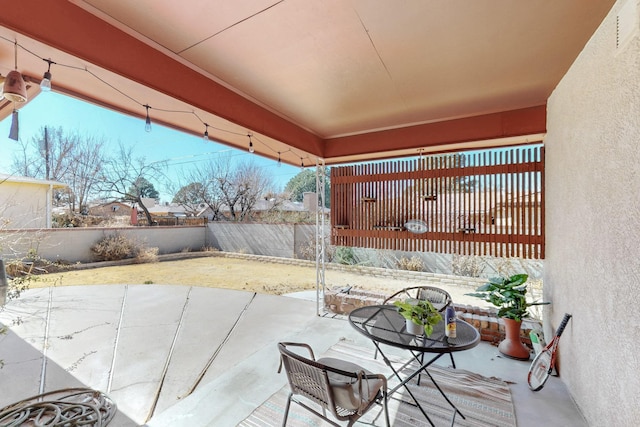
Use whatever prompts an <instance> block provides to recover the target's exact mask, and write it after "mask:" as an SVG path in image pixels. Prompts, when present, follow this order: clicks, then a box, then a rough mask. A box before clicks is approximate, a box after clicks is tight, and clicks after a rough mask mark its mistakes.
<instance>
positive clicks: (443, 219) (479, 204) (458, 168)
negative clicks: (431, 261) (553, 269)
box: [331, 146, 544, 259]
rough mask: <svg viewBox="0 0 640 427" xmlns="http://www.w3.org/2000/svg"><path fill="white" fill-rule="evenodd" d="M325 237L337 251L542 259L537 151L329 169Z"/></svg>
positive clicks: (540, 151)
mask: <svg viewBox="0 0 640 427" xmlns="http://www.w3.org/2000/svg"><path fill="white" fill-rule="evenodd" d="M408 221H412V222H413V223H416V222H417V223H418V224H420V225H422V226H423V229H422V230H419V231H423V230H426V231H424V232H421V233H412V232H410V231H409V230H407V228H406V227H407V225H408V224H407V222H408ZM425 226H426V227H425ZM331 229H332V233H331V236H332V244H334V245H339V246H352V247H365V248H374V249H390V250H399V251H419V252H439V253H450V254H459V255H491V256H496V257H519V258H534V259H541V258H544V147H540V146H537V147H527V148H514V149H511V150H492V151H484V152H479V153H472V154H462V153H458V154H446V155H438V156H429V157H422V158H415V159H411V160H399V161H392V162H384V163H383V162H380V163H370V164H361V165H355V166H345V167H333V168H331ZM414 231H415V230H414Z"/></svg>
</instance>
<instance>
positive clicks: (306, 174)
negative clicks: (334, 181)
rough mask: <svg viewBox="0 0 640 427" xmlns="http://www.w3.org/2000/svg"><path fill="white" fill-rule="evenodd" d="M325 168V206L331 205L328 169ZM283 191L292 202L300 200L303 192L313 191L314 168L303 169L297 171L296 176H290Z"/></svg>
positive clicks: (314, 186)
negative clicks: (288, 195) (289, 196)
mask: <svg viewBox="0 0 640 427" xmlns="http://www.w3.org/2000/svg"><path fill="white" fill-rule="evenodd" d="M324 170H325V187H324V203H325V207H327V208H328V207H330V206H331V185H330V182H329V179H330V170H329V168H324ZM284 191H285V192H286V193H289V194H290V195H291V200H292V201H294V202H301V201H302V200H303V197H304V193H315V192H316V170H315V169H305V170H303V171H302V172H300V173H298V174H297V175H296V176H294V177H293V178H291V179H290V180H289V182H287V185H286V186H285V189H284Z"/></svg>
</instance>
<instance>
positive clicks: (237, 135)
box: [0, 0, 640, 425]
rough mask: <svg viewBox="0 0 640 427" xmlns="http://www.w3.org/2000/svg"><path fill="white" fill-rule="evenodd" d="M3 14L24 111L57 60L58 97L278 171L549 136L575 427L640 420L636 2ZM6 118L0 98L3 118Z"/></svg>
mask: <svg viewBox="0 0 640 427" xmlns="http://www.w3.org/2000/svg"><path fill="white" fill-rule="evenodd" d="M0 4H1V6H2V10H3V13H2V15H1V16H0V36H1V37H2V39H1V40H0V41H2V44H1V45H0V60H1V63H0V65H1V68H0V72H1V73H2V75H3V76H4V75H6V74H7V73H8V72H9V71H10V70H13V68H14V48H17V45H18V44H19V45H20V49H22V50H20V52H21V53H20V55H19V62H18V65H17V68H18V69H19V70H20V72H21V73H22V74H23V75H24V78H25V80H26V81H27V86H28V91H29V92H28V93H29V97H30V98H31V97H33V96H39V95H37V93H38V92H39V87H38V84H39V83H40V80H41V76H42V75H43V72H44V71H46V66H47V64H48V63H47V62H46V60H53V61H55V62H56V63H58V64H61V65H59V66H58V65H55V64H54V65H51V73H52V75H53V78H52V81H51V83H52V89H53V90H55V91H58V92H60V93H65V94H68V95H70V96H74V97H78V98H81V99H84V100H87V101H89V102H94V103H96V104H99V105H104V106H106V107H108V108H113V109H115V110H117V111H121V112H124V113H126V114H131V115H133V116H137V117H140V118H141V119H145V118H146V116H147V115H148V116H149V119H150V120H151V121H153V122H154V123H159V124H163V125H167V126H171V127H175V128H178V129H181V130H184V131H185V132H190V133H192V134H194V135H200V136H202V135H203V134H204V133H205V132H208V135H209V137H210V138H212V139H215V140H218V141H220V142H222V143H225V144H228V145H230V146H232V147H236V148H240V149H243V150H246V149H248V148H249V143H250V141H253V143H254V149H255V151H256V153H258V154H259V155H263V156H266V157H269V158H271V159H274V161H283V162H287V163H290V164H294V165H300V164H301V163H302V164H309V163H311V164H326V165H332V164H341V163H348V162H365V161H367V162H371V161H375V160H379V159H386V158H395V157H404V156H418V155H421V154H432V153H445V152H453V151H457V150H471V149H478V148H499V147H506V146H514V145H521V144H530V143H543V144H544V149H545V150H544V152H545V171H544V174H545V192H546V199H545V200H546V207H545V212H544V221H545V226H546V228H545V230H546V232H545V250H544V253H545V278H544V282H545V290H544V292H545V295H544V299H545V300H547V301H550V302H552V304H551V306H549V309H548V310H547V311H546V312H545V329H546V332H547V335H550V333H551V331H552V330H553V329H555V327H556V326H557V325H558V323H559V322H560V320H561V318H562V316H563V314H564V313H565V312H570V313H572V314H573V320H572V323H571V326H570V328H568V330H567V332H566V333H565V335H564V337H563V343H562V346H561V348H560V361H561V362H560V363H561V366H562V382H563V383H564V385H562V384H560V385H559V387H560V388H561V389H562V390H566V391H568V393H569V395H568V396H567V395H565V398H568V399H569V400H575V402H576V404H577V407H578V408H579V412H581V413H582V414H584V417H585V419H586V423H587V425H609V424H615V425H632V424H634V423H636V422H637V420H638V419H640V409H639V408H638V406H637V402H636V399H635V396H638V395H640V382H639V381H637V379H636V378H635V377H634V376H633V375H629V374H628V373H629V372H637V371H639V370H640V361H639V359H638V357H637V351H636V347H637V343H638V342H639V341H640V328H639V327H638V326H637V320H636V315H635V310H634V308H635V307H636V306H637V305H639V304H640V264H639V263H638V261H637V248H638V242H639V241H640V200H639V199H638V197H637V194H638V189H639V188H640V174H638V173H637V165H638V164H639V163H640V150H638V149H637V142H638V140H640V75H639V74H638V57H640V37H639V36H638V35H639V34H640V18H639V16H640V14H639V12H638V3H637V1H635V0H618V1H614V0H589V1H582V0H570V1H562V2H546V1H533V2H513V1H509V0H503V1H478V2H472V3H470V2H467V1H448V2H446V3H442V2H440V3H439V2H420V1H415V2H403V3H402V7H399V6H398V5H397V4H396V3H393V2H388V3H383V4H380V3H378V2H376V3H374V2H367V1H354V2H348V3H346V2H342V1H337V0H336V1H326V2H324V1H323V2H318V3H315V2H314V3H305V6H304V7H302V6H301V5H300V3H296V2H292V1H262V0H256V1H251V2H246V3H245V2H243V3H242V6H240V5H237V4H236V2H209V1H206V0H201V1H196V2H193V3H192V4H191V5H190V7H185V6H184V5H183V4H181V3H180V4H179V3H176V2H167V1H162V2H156V1H153V0H145V1H137V2H135V3H133V2H129V1H125V0H118V1H107V0H105V1H101V0H71V1H58V2H51V1H45V0H25V1H22V2H20V3H19V4H15V3H9V2H7V1H3V2H2V3H0ZM26 50H29V51H30V52H33V53H36V55H30V54H27V53H25V52H26ZM88 71H90V73H89V72H88ZM96 76H98V77H99V78H96ZM105 83H108V84H105ZM114 87H115V88H118V89H119V90H113V88H114ZM19 107H20V105H19V104H16V108H18V109H19ZM13 109H14V105H13V104H12V103H10V102H8V101H7V100H2V101H0V117H7V116H9V115H10V114H11V113H12V111H13ZM141 128H143V124H142V122H141ZM249 135H251V137H249ZM260 299H262V298H259V300H260ZM280 301H281V300H278V304H280ZM296 307H302V305H296ZM278 313H283V311H282V310H278ZM256 314H259V313H256ZM305 315H306V316H308V317H306V318H305V319H306V322H311V323H309V324H308V325H307V323H306V322H301V325H305V326H308V328H309V329H308V330H306V331H305V332H306V335H305V341H311V340H315V339H320V340H325V341H324V342H323V343H320V342H318V344H317V345H318V346H319V347H320V349H319V351H322V349H323V348H328V346H329V345H331V344H332V343H333V342H335V337H334V336H333V334H330V336H326V337H325V336H324V334H322V333H320V332H322V328H320V329H318V334H316V335H313V336H312V334H309V333H308V332H309V331H314V330H315V329H314V328H315V327H316V322H318V325H319V324H322V325H325V324H327V323H325V322H336V320H329V319H316V318H313V314H312V313H311V312H306V310H305ZM158 322H159V321H158ZM158 324H159V323H158ZM344 325H345V329H346V330H348V325H347V324H346V323H344ZM621 331H622V332H621ZM283 332H284V331H279V334H278V335H279V337H280V336H286V335H287V334H286V333H283ZM290 333H291V336H293V337H295V336H296V334H295V333H294V332H293V331H290ZM345 333H346V332H345ZM250 336H252V335H247V337H250ZM298 336H301V335H298ZM279 339H281V338H278V340H279ZM243 344H244V345H245V346H247V347H249V346H251V345H252V343H251V342H250V341H249V340H247V341H245V342H244V343H243ZM264 348H265V350H264V351H265V353H264V354H263V356H264V357H266V354H267V353H266V352H267V350H266V348H269V350H268V352H269V353H270V352H271V351H272V350H271V348H272V346H270V345H265V347H264ZM25 360H28V359H25ZM260 360H267V359H260ZM247 363H248V365H243V367H244V368H245V369H249V368H251V367H252V366H256V365H257V363H255V362H254V363H252V362H251V361H250V360H249V361H248V362H247ZM275 363H276V362H275V361H273V364H274V365H273V366H270V367H269V371H270V372H273V369H271V368H274V367H275ZM481 365H485V363H484V362H483V363H481ZM620 367H624V369H620ZM230 372H231V371H230ZM243 372H244V373H245V374H250V373H252V372H253V371H252V370H250V369H249V370H247V371H243ZM234 373H236V374H237V375H242V372H235V371H234ZM498 376H501V375H498ZM227 378H229V377H227ZM241 378H242V377H241ZM245 378H246V377H245ZM278 378H280V377H278ZM220 381H221V382H217V381H216V382H212V384H217V385H215V386H212V387H222V384H225V383H224V381H223V380H220ZM555 382H558V381H555ZM226 384H229V382H227V383H226ZM565 386H566V388H565ZM254 388H255V386H254ZM221 389H222V388H221ZM550 390H552V389H550ZM550 390H547V389H546V388H545V390H544V393H539V394H536V395H532V394H530V393H528V394H527V393H523V394H522V397H524V399H523V400H522V403H523V404H522V405H518V407H525V406H526V405H525V403H524V402H526V404H530V405H534V407H535V408H536V416H547V415H553V414H557V415H558V416H560V415H559V413H556V412H554V408H557V406H556V405H555V403H557V401H556V400H553V401H547V400H546V397H545V394H546V395H547V396H549V395H550V394H551V392H552V391H550ZM270 391H271V390H270ZM270 391H269V392H270ZM267 394H269V393H267V392H266V391H265V393H264V395H267ZM560 394H562V393H560ZM220 395H221V394H220V393H216V396H220ZM515 395H516V393H515V392H514V396H515ZM210 396H211V395H210ZM569 396H570V397H569ZM262 397H264V396H262ZM538 399H544V401H542V400H538ZM206 401H207V402H209V400H208V399H206ZM185 402H186V401H185ZM191 402H193V401H191ZM182 403H184V402H180V403H179V404H178V406H179V405H181V404H182ZM202 404H203V405H205V402H204V401H203V403H202ZM240 404H243V403H242V402H239V401H234V405H240ZM257 404H259V402H257V399H256V401H252V402H251V403H250V405H253V406H254V407H255V406H256V405H257ZM535 405H539V406H535ZM178 406H176V408H177V407H178ZM234 407H235V406H234ZM196 408H199V406H197V405H196V406H194V407H193V411H191V413H192V414H194V415H195V414H197V413H198V412H197V411H196ZM185 412H187V411H183V412H182V413H185ZM167 414H168V413H167ZM225 416H226V415H225ZM233 422H235V421H233ZM233 422H232V423H233ZM518 422H519V423H520V422H521V420H520V418H519V419H518ZM522 422H523V423H525V422H526V420H522ZM536 424H537V425H539V424H542V422H536ZM519 425H520V424H519ZM523 425H526V424H523ZM549 425H554V422H553V421H549ZM561 425H565V424H564V423H562V424H561ZM569 425H573V424H572V423H569Z"/></svg>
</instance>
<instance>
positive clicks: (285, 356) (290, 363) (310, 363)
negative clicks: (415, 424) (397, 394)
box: [278, 342, 390, 427]
mask: <svg viewBox="0 0 640 427" xmlns="http://www.w3.org/2000/svg"><path fill="white" fill-rule="evenodd" d="M292 347H294V348H303V349H306V350H307V351H308V353H309V358H307V357H304V356H302V355H300V354H298V353H295V352H293V351H291V350H290V348H292ZM278 350H279V351H280V368H279V369H278V372H280V371H281V369H282V367H283V366H284V369H285V371H286V373H287V378H288V380H289V386H290V387H291V391H290V393H289V397H288V399H287V405H286V408H285V411H284V419H283V421H282V426H283V427H284V426H286V425H287V418H288V416H289V407H290V406H291V402H292V401H293V402H295V403H297V404H298V405H300V406H301V407H303V408H305V409H306V410H308V411H310V412H312V413H313V414H315V415H317V416H318V417H320V418H323V419H324V420H326V421H327V422H328V423H330V424H331V425H334V426H337V427H340V424H338V423H336V422H335V421H333V420H332V419H330V418H328V417H327V411H329V412H330V413H331V414H332V415H333V416H334V417H335V418H336V419H338V420H339V421H348V424H347V426H352V425H353V424H354V423H355V422H356V420H358V419H359V418H360V417H362V416H363V415H364V414H365V413H366V412H367V411H368V410H369V409H370V408H371V407H372V406H373V405H374V404H375V403H381V404H382V406H383V409H384V416H385V422H386V425H387V427H389V426H390V424H389V413H388V409H387V379H386V378H385V376H384V375H381V374H373V373H371V372H369V371H367V370H365V369H364V368H362V367H360V366H358V365H356V364H355V363H351V362H347V361H345V360H340V359H334V358H328V357H325V358H320V359H318V360H316V359H315V356H314V354H313V350H312V349H311V347H310V346H309V345H307V344H303V343H290V342H281V343H278ZM299 397H304V398H306V399H308V400H310V401H311V402H314V403H316V404H317V405H319V406H320V408H321V409H322V413H320V412H319V411H318V410H316V409H314V408H312V407H311V406H309V405H307V404H306V403H305V402H303V401H301V400H299Z"/></svg>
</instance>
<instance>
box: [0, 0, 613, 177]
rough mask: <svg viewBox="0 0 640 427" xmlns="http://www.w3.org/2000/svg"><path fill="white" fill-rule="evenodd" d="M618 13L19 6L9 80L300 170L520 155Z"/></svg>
mask: <svg viewBox="0 0 640 427" xmlns="http://www.w3.org/2000/svg"><path fill="white" fill-rule="evenodd" d="M614 2H615V1H614V0H563V1H553V2H550V1H546V0H529V1H513V0H476V1H466V0H449V1H442V2H435V1H423V0H407V1H403V2H391V1H388V2H374V1H366V0H356V1H350V2H347V1H341V0H323V1H305V2H302V1H298V2H295V1H278V0H246V1H242V2H238V1H236V0H221V1H216V2H212V1H209V0H192V1H190V2H189V6H188V7H185V5H184V3H183V2H175V1H168V0H137V1H135V2H132V1H129V0H69V1H57V2H51V1H48V0H22V1H21V2H19V3H15V4H14V5H13V6H12V7H5V8H3V12H2V15H1V16H0V37H2V38H1V39H0V73H2V74H3V75H6V74H7V73H8V72H9V71H10V70H11V69H13V48H14V43H13V41H14V40H16V41H17V42H18V43H19V44H20V46H21V47H24V49H25V50H21V51H20V52H19V69H20V71H21V72H22V73H23V74H24V75H26V76H27V77H28V80H30V82H32V83H33V84H37V83H38V82H39V81H40V78H41V76H42V75H43V72H44V71H46V65H47V64H46V63H45V62H43V60H42V59H46V58H50V59H51V60H53V61H55V62H57V63H58V65H56V64H54V65H52V67H51V73H52V75H53V78H52V85H53V89H54V90H56V91H58V92H61V93H66V94H69V95H71V96H75V97H79V98H82V99H85V100H89V101H91V102H94V103H96V104H99V105H103V106H107V107H109V108H113V109H114V110H117V111H121V112H124V113H126V114H130V115H133V116H138V117H141V118H144V117H145V113H146V109H145V107H144V106H145V105H148V106H150V107H151V108H150V116H151V118H152V120H153V122H154V123H162V124H165V125H168V126H172V127H175V128H178V129H181V130H184V131H186V132H189V133H193V134H195V135H202V134H203V132H204V130H205V125H204V123H206V124H208V125H210V126H209V128H208V133H209V135H210V137H211V139H214V140H217V141H220V142H222V143H225V144H228V145H231V146H234V147H237V148H242V149H246V148H247V147H248V137H247V134H248V133H251V134H252V135H253V140H252V141H253V143H254V148H255V150H256V153H257V154H260V155H263V156H266V157H270V158H273V159H277V158H278V156H280V157H281V159H282V161H284V162H287V163H291V164H295V165H299V164H300V162H301V160H302V159H305V161H308V162H310V163H315V160H316V158H321V159H324V160H325V161H326V162H327V163H328V164H332V163H340V162H350V161H359V160H365V159H366V160H371V159H376V158H383V157H393V156H401V155H415V154H417V152H419V151H422V152H425V153H428V152H438V151H452V150H458V149H470V148H478V147H483V146H500V145H512V144H521V143H528V142H536V141H540V140H541V139H542V138H543V137H544V134H545V132H546V100H547V98H548V97H549V95H550V94H551V92H552V91H553V90H554V88H555V86H556V85H557V83H558V82H559V81H560V79H561V78H562V76H563V75H564V74H565V72H566V71H567V70H568V68H569V67H570V65H571V64H572V62H573V61H574V60H575V58H576V57H577V55H578V54H579V53H580V51H581V50H582V49H583V47H584V45H585V44H586V42H587V41H588V39H589V38H590V37H591V35H592V34H593V32H594V31H595V29H596V28H597V27H598V26H599V24H600V23H601V21H602V20H603V18H604V17H605V15H606V14H607V12H608V11H609V10H610V8H611V7H612V5H613V4H614ZM27 50H28V51H27ZM29 52H30V53H29ZM32 53H35V54H36V55H38V56H39V57H37V56H34V55H33V54H32ZM60 64H64V66H63V65H60ZM114 88H117V90H115V89H114ZM31 90H32V92H35V93H37V85H36V86H35V87H34V88H33V89H31ZM35 93H32V94H30V96H35ZM12 108H13V106H12V105H10V104H9V103H8V102H6V100H5V101H0V117H2V115H4V116H6V115H8V114H10V112H11V110H12ZM306 159H308V160H306Z"/></svg>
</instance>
